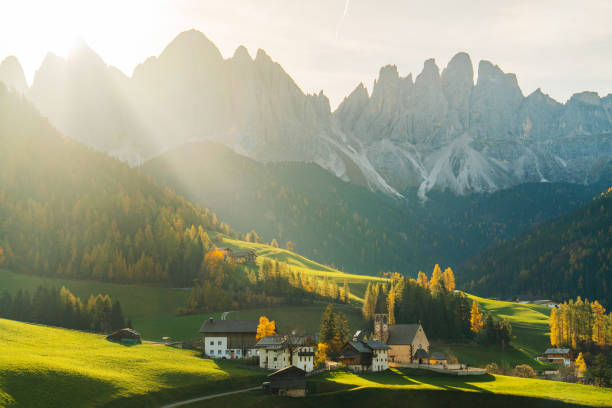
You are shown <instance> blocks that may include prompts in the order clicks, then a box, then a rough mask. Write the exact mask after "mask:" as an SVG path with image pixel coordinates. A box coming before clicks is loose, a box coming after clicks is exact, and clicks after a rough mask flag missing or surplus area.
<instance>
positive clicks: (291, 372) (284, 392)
mask: <svg viewBox="0 0 612 408" xmlns="http://www.w3.org/2000/svg"><path fill="white" fill-rule="evenodd" d="M268 378H269V382H268V383H264V384H263V385H264V389H266V388H267V390H268V391H269V392H270V393H271V394H275V395H279V396H281V397H285V396H287V397H305V396H306V371H304V370H302V369H300V368H297V367H295V366H287V367H285V368H282V369H280V370H278V371H276V372H274V373H272V374H270V375H268Z"/></svg>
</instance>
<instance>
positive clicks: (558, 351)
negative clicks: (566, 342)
mask: <svg viewBox="0 0 612 408" xmlns="http://www.w3.org/2000/svg"><path fill="white" fill-rule="evenodd" d="M569 352H570V349H568V348H547V349H546V351H545V352H544V354H568V353H569Z"/></svg>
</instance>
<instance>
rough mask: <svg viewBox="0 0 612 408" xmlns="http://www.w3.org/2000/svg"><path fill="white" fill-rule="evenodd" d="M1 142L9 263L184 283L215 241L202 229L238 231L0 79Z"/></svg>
mask: <svg viewBox="0 0 612 408" xmlns="http://www.w3.org/2000/svg"><path fill="white" fill-rule="evenodd" d="M0 142H1V143H2V146H3V148H2V149H0V198H1V199H0V247H1V248H3V251H2V252H3V254H4V256H3V257H0V258H5V259H4V261H5V262H4V266H6V267H7V268H10V269H13V270H15V271H19V272H25V273H32V274H39V275H57V276H63V277H71V278H93V279H97V280H107V281H124V282H125V281H131V282H165V283H170V282H171V283H173V284H183V285H184V284H186V283H191V282H192V279H193V277H194V276H195V274H196V273H197V272H198V271H199V270H200V264H201V262H202V253H203V251H204V249H206V248H208V247H209V246H210V245H211V244H210V239H209V238H208V237H207V235H206V234H205V232H204V230H212V231H214V230H217V231H223V232H224V233H226V234H227V233H230V232H231V231H230V229H229V227H228V226H227V225H226V224H223V223H220V222H219V221H218V219H217V217H216V216H215V215H214V214H213V213H211V212H210V211H208V210H206V209H202V208H199V207H197V206H194V205H192V204H191V203H189V202H186V201H185V200H184V199H183V198H181V197H179V196H177V195H175V194H173V193H171V192H170V191H167V190H163V189H162V188H160V187H158V186H157V185H156V184H155V183H153V182H152V181H151V180H150V179H149V178H148V177H146V176H144V175H142V174H140V173H139V172H138V171H137V170H134V169H131V168H129V167H128V166H127V165H126V164H123V163H121V162H119V161H118V160H116V159H112V158H110V157H108V156H107V155H105V154H102V153H95V152H92V151H91V150H89V149H87V148H85V147H84V146H82V145H80V144H79V143H76V142H74V141H72V140H70V139H67V138H65V137H62V136H61V134H59V133H58V132H57V131H56V130H55V129H53V128H52V127H51V126H50V125H49V123H48V122H47V121H46V120H44V119H43V118H41V117H40V116H39V114H38V112H36V110H35V109H34V108H33V107H32V106H31V105H30V104H28V103H27V102H25V101H24V100H23V99H22V98H21V97H19V96H17V95H16V94H13V93H10V92H8V91H7V89H6V87H5V86H4V85H2V84H0ZM192 226H193V227H192ZM232 233H233V232H232ZM0 261H2V259H0Z"/></svg>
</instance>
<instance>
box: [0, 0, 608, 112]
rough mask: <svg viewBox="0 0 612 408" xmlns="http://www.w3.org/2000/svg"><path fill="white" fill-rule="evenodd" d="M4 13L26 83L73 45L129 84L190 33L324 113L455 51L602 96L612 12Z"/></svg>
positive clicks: (292, 6) (290, 9) (404, 7)
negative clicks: (393, 70)
mask: <svg viewBox="0 0 612 408" xmlns="http://www.w3.org/2000/svg"><path fill="white" fill-rule="evenodd" d="M3 8H4V10H2V11H3V12H2V13H0V60H3V59H4V58H5V57H7V56H9V55H15V56H16V57H17V58H18V59H19V62H20V63H21V65H22V67H23V69H24V71H25V74H26V79H27V81H28V83H29V84H31V82H32V79H33V77H34V73H35V71H36V70H37V69H38V68H39V66H40V63H41V62H42V60H43V58H44V57H45V55H46V54H47V53H48V52H53V53H55V54H58V55H61V56H67V55H68V53H69V50H70V48H71V47H72V46H73V44H75V42H76V41H77V40H78V39H81V40H82V41H84V42H86V43H87V44H88V45H89V46H90V47H91V48H92V49H93V50H94V51H96V52H97V53H98V54H99V55H100V56H101V57H102V58H103V59H104V61H105V62H106V63H107V64H109V65H113V66H115V67H117V68H119V69H120V70H121V71H123V72H124V73H125V74H126V75H128V76H131V74H132V71H133V69H134V67H135V66H136V65H138V64H139V63H141V62H143V61H144V60H145V59H146V58H148V57H150V56H153V55H159V54H160V53H161V51H162V50H163V49H164V47H165V46H166V45H167V44H168V43H169V42H170V41H172V39H173V38H175V37H176V36H177V35H178V34H179V33H180V32H182V31H185V30H188V29H192V28H194V29H196V30H199V31H201V32H202V33H204V34H205V35H206V36H207V37H208V38H209V39H210V40H211V41H212V42H213V43H215V45H217V47H218V48H219V50H220V51H221V53H222V55H223V56H224V57H225V58H229V57H231V56H232V54H233V53H234V51H235V49H236V48H237V47H238V46H240V45H244V46H246V47H247V49H248V50H249V53H250V54H251V55H252V56H254V55H255V53H256V51H257V49H258V48H262V49H264V50H265V51H266V52H267V53H268V54H269V55H270V56H271V57H272V59H274V60H275V61H277V62H279V63H280V64H281V65H282V66H283V68H284V69H285V70H286V71H287V72H288V73H289V75H291V76H292V77H293V78H294V79H295V81H296V82H297V84H298V85H299V86H300V87H301V88H302V90H304V92H308V93H315V92H319V91H320V90H323V92H324V93H325V94H326V95H327V96H328V97H329V98H330V101H331V103H332V106H333V107H336V106H337V105H338V104H339V103H340V102H341V101H342V99H343V98H344V97H345V96H347V95H348V94H349V93H350V92H351V91H352V90H353V89H354V88H355V87H356V86H357V84H359V83H360V82H363V83H364V85H365V86H366V87H368V89H370V90H371V88H372V82H373V80H374V79H375V78H376V77H377V75H378V71H379V69H380V67H382V66H384V65H387V64H394V65H397V67H398V70H399V72H400V74H401V75H402V76H403V75H407V74H409V73H412V74H413V76H416V75H417V74H418V73H419V72H420V71H421V70H422V66H423V62H424V61H425V60H426V59H429V58H435V59H436V62H437V64H438V66H439V67H440V68H443V67H444V66H446V64H447V63H448V61H449V60H450V58H451V57H452V56H453V55H455V54H456V53H457V52H461V51H465V52H467V53H468V54H470V56H471V58H472V62H473V64H474V65H475V67H477V64H478V61H480V60H481V59H485V60H489V61H491V62H493V63H494V64H497V65H499V66H500V67H501V68H502V69H503V70H504V71H505V72H512V73H515V74H516V75H517V78H518V82H519V85H520V86H521V89H522V90H523V93H524V94H525V95H527V94H529V93H531V92H533V91H534V90H535V89H537V88H541V89H542V91H543V92H545V93H547V94H549V95H551V96H552V97H553V98H555V99H557V100H559V101H561V102H565V101H566V100H567V99H568V98H569V97H570V96H571V95H572V94H573V93H576V92H581V91H595V92H598V93H599V94H600V95H602V96H605V95H606V94H608V93H611V92H612V55H611V54H610V52H609V50H610V49H612V27H610V26H609V25H607V24H606V19H607V17H609V16H610V15H612V3H610V2H606V1H600V0H590V1H587V2H583V3H581V4H578V3H574V2H571V1H565V2H558V1H557V2H553V1H548V0H546V1H541V2H538V4H531V3H530V2H527V1H523V0H521V1H518V2H513V3H512V4H507V5H506V4H501V3H497V2H480V1H474V2H470V3H469V5H466V4H462V5H459V4H455V2H449V1H442V0H436V1H433V2H429V3H427V4H418V5H417V4H406V3H404V2H401V3H399V2H392V1H386V2H382V3H378V4H377V5H376V6H375V5H373V4H370V3H367V2H363V1H355V0H353V1H346V0H337V1H331V2H324V1H315V2H309V3H308V4H304V3H301V2H299V3H298V2H293V3H289V4H287V3H286V2H282V1H280V0H267V1H264V2H258V4H257V5H253V4H251V3H250V2H247V1H245V0H240V1H234V2H231V3H230V4H222V3H220V2H214V1H207V2H197V1H194V0H181V1H176V2H170V1H154V2H144V1H131V2H128V3H125V4H124V3H122V2H119V1H115V0H113V1H109V2H104V3H102V2H98V1H83V2H78V1H74V0H62V1H59V2H54V4H47V3H46V2H39V1H23V2H19V3H12V4H11V5H10V6H4V7H3ZM442 9H444V10H445V12H444V13H441V12H439V10H442ZM32 10H36V13H32ZM24 21H27V22H28V23H27V24H24ZM262 27H264V28H265V29H262Z"/></svg>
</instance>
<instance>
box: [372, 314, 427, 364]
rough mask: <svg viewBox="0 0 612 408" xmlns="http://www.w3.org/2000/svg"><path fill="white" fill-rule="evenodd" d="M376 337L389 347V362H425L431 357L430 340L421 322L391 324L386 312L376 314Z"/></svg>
mask: <svg viewBox="0 0 612 408" xmlns="http://www.w3.org/2000/svg"><path fill="white" fill-rule="evenodd" d="M374 338H375V339H376V340H379V341H381V342H382V343H384V344H386V345H387V346H388V347H389V350H388V351H387V353H388V362H389V364H397V365H402V364H412V363H418V364H424V363H426V362H427V361H428V359H429V341H428V340H427V336H426V335H425V331H424V330H423V326H421V324H420V323H416V324H391V325H390V324H388V316H387V315H386V314H376V315H374Z"/></svg>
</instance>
